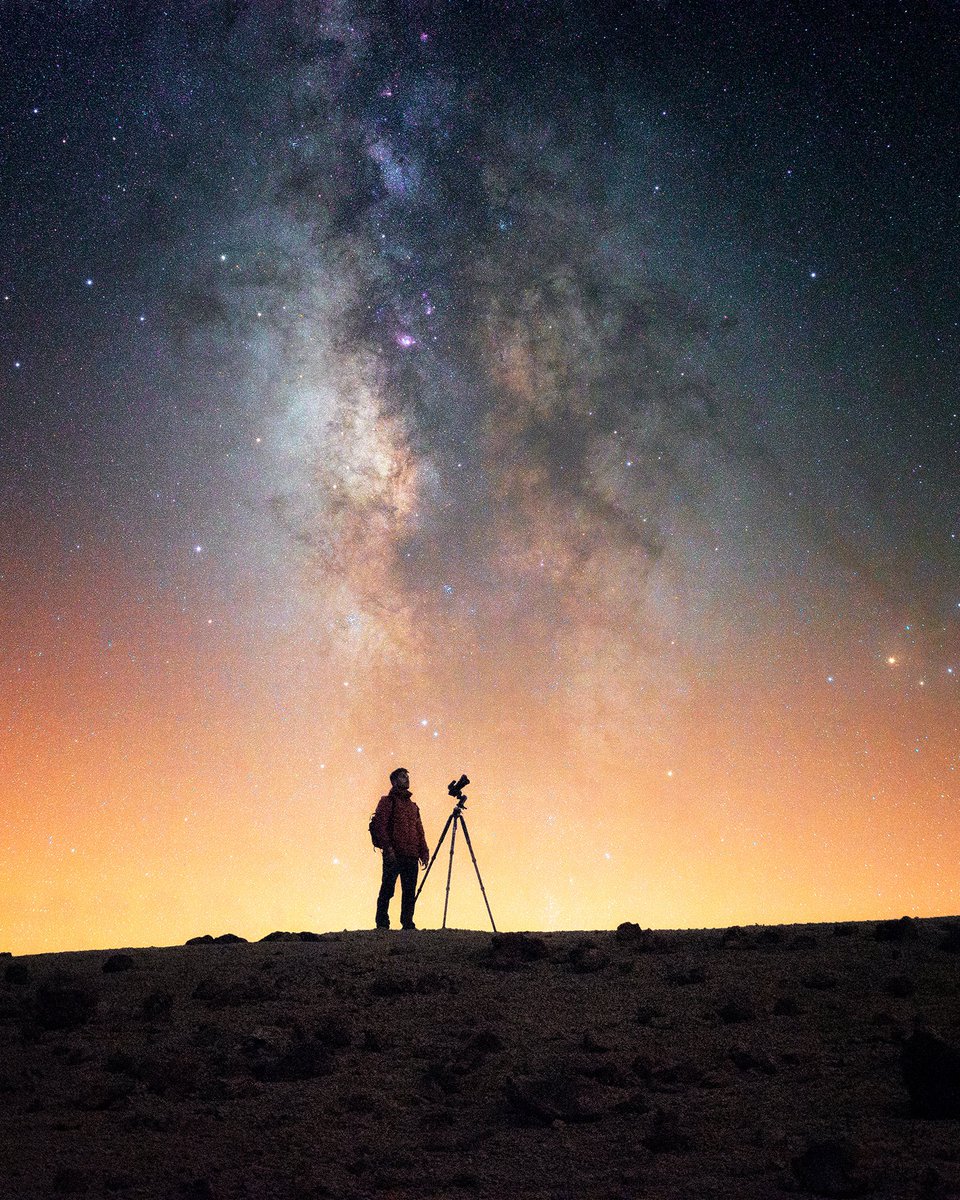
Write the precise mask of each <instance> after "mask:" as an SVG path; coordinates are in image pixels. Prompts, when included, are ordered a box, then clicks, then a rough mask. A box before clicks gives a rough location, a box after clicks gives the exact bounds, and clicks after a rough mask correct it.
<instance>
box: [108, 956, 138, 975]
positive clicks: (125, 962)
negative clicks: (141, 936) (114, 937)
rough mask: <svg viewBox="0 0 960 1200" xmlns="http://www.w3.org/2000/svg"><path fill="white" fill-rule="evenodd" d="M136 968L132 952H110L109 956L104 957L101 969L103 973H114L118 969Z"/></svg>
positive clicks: (133, 969)
mask: <svg viewBox="0 0 960 1200" xmlns="http://www.w3.org/2000/svg"><path fill="white" fill-rule="evenodd" d="M136 969H137V960H136V959H135V958H134V957H133V955H132V954H111V955H110V957H109V958H106V959H104V962H103V967H102V968H101V970H102V971H103V973H104V975H115V974H117V973H118V972H120V971H135V970H136Z"/></svg>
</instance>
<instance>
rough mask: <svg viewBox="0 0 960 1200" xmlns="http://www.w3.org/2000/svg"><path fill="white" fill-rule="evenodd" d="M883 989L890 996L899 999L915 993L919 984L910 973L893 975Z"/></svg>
mask: <svg viewBox="0 0 960 1200" xmlns="http://www.w3.org/2000/svg"><path fill="white" fill-rule="evenodd" d="M883 990H884V991H885V992H886V993H887V995H889V996H895V997H896V998H897V999H898V1000H905V999H906V998H907V997H908V996H912V995H913V994H914V992H915V991H916V990H917V985H916V984H915V983H914V982H913V980H912V979H911V978H910V976H909V975H891V976H890V978H889V979H888V980H887V981H886V983H885V984H884V985H883Z"/></svg>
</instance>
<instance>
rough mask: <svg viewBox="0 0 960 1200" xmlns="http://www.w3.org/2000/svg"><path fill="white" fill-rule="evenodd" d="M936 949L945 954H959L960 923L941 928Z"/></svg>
mask: <svg viewBox="0 0 960 1200" xmlns="http://www.w3.org/2000/svg"><path fill="white" fill-rule="evenodd" d="M937 949H938V950H945V951H946V952H947V954H960V922H956V921H954V922H953V923H952V924H950V925H944V926H943V930H942V933H941V936H940V939H939V940H938V942H937Z"/></svg>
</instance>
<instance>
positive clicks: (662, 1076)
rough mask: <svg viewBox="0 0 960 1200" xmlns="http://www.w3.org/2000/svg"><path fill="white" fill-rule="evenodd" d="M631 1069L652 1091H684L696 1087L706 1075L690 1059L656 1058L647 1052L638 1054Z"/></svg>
mask: <svg viewBox="0 0 960 1200" xmlns="http://www.w3.org/2000/svg"><path fill="white" fill-rule="evenodd" d="M631 1069H632V1070H633V1073H634V1074H635V1075H637V1076H639V1077H640V1079H642V1080H643V1082H644V1084H646V1086H647V1087H648V1088H649V1089H650V1091H651V1092H683V1091H686V1090H687V1089H688V1088H691V1087H696V1086H697V1085H698V1084H700V1083H701V1082H702V1081H703V1079H704V1077H705V1075H706V1072H705V1071H704V1070H703V1068H702V1067H700V1066H698V1065H697V1063H695V1062H692V1061H691V1060H689V1059H680V1060H674V1059H656V1058H652V1057H651V1056H649V1055H646V1054H638V1055H637V1057H636V1058H635V1059H634V1060H633V1064H632V1068H631Z"/></svg>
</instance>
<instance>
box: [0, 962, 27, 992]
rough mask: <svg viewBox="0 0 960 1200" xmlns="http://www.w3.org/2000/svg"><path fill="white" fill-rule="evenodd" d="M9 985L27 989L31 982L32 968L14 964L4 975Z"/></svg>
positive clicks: (23, 964)
mask: <svg viewBox="0 0 960 1200" xmlns="http://www.w3.org/2000/svg"><path fill="white" fill-rule="evenodd" d="M3 977H4V979H5V980H6V982H7V983H10V984H13V986H14V987H25V986H26V985H27V984H28V983H30V981H31V978H32V976H31V974H30V968H29V967H28V966H27V964H26V963H21V962H12V963H10V964H9V966H8V967H7V969H6V971H4V973H3Z"/></svg>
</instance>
